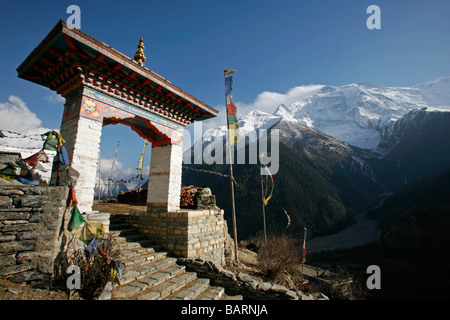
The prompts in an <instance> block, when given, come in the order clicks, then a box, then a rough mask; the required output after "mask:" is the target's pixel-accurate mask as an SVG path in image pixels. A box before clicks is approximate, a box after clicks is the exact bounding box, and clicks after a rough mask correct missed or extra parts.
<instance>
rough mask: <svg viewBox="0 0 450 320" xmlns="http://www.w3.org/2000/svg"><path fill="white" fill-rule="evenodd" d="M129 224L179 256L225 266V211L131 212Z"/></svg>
mask: <svg viewBox="0 0 450 320" xmlns="http://www.w3.org/2000/svg"><path fill="white" fill-rule="evenodd" d="M128 217H129V222H130V223H131V224H132V225H133V226H134V227H136V228H138V229H139V232H140V233H142V234H144V235H146V236H148V237H149V238H150V239H152V240H155V241H156V242H158V243H159V244H160V245H162V246H163V247H164V248H165V249H167V250H170V251H171V252H172V253H173V254H174V255H175V256H179V257H190V258H202V259H208V260H215V261H218V262H219V263H225V245H226V241H227V228H226V222H225V220H224V218H223V210H220V209H203V210H182V209H179V210H177V211H176V212H161V211H159V210H154V211H152V210H151V209H149V211H131V212H130V214H129V216H128Z"/></svg>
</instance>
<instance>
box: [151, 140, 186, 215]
mask: <svg viewBox="0 0 450 320" xmlns="http://www.w3.org/2000/svg"><path fill="white" fill-rule="evenodd" d="M182 161H183V146H182V144H168V145H164V146H157V147H153V148H152V155H151V162H150V176H149V181H148V195H147V208H148V210H149V211H165V212H174V211H176V210H177V209H179V208H180V193H181V171H182Z"/></svg>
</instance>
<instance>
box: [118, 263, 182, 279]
mask: <svg viewBox="0 0 450 320" xmlns="http://www.w3.org/2000/svg"><path fill="white" fill-rule="evenodd" d="M175 265H177V264H176V259H175V258H168V257H164V258H162V259H159V260H157V261H151V260H150V261H146V262H144V263H142V264H139V265H136V266H133V267H131V268H127V267H126V265H125V272H124V274H123V276H122V279H120V282H121V284H122V285H125V284H128V283H130V282H132V281H135V280H139V279H141V278H144V277H146V276H147V275H150V274H154V273H157V272H160V271H162V270H163V269H165V268H168V267H171V266H175ZM181 267H182V266H180V269H183V270H184V268H181Z"/></svg>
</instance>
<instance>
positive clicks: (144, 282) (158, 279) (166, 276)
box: [113, 266, 186, 300]
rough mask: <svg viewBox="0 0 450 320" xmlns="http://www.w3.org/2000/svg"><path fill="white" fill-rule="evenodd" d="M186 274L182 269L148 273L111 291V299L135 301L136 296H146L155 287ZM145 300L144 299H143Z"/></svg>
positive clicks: (171, 268) (167, 269)
mask: <svg viewBox="0 0 450 320" xmlns="http://www.w3.org/2000/svg"><path fill="white" fill-rule="evenodd" d="M184 273H186V271H185V269H184V268H177V267H171V266H169V267H166V268H165V269H162V270H158V271H157V272H154V273H149V274H146V275H144V276H143V277H137V279H135V280H133V281H130V282H129V283H127V284H122V285H121V286H120V287H117V288H115V290H114V291H113V299H120V300H130V299H136V297H135V296H136V295H138V294H139V295H140V294H147V293H149V292H151V291H152V290H153V289H154V288H155V287H157V286H160V285H162V284H163V283H164V282H167V281H169V280H170V279H172V278H174V277H176V276H178V275H181V274H184ZM144 300H145V299H144Z"/></svg>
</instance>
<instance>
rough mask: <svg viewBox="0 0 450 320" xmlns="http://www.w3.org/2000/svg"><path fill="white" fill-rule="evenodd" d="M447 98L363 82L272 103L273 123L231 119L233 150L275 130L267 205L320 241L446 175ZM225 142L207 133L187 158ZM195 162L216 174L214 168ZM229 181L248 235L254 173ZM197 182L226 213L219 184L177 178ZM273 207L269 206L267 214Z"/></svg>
mask: <svg viewBox="0 0 450 320" xmlns="http://www.w3.org/2000/svg"><path fill="white" fill-rule="evenodd" d="M446 88H448V89H446ZM448 92H450V81H449V79H443V80H439V81H435V82H430V83H427V84H423V85H417V86H414V87H402V88H394V87H383V86H379V85H374V84H369V83H357V84H349V85H346V86H341V87H331V86H322V87H321V88H319V89H318V90H316V91H315V92H313V93H312V94H311V96H310V97H307V98H305V99H302V100H301V101H296V102H293V103H291V104H289V105H287V104H280V105H279V106H278V108H277V109H276V111H275V112H274V113H273V114H268V113H265V112H261V111H256V110H253V111H251V112H249V113H247V114H246V115H245V116H243V117H242V118H241V119H240V120H239V126H240V137H241V138H240V142H241V143H242V141H244V142H246V141H247V143H248V140H250V141H252V140H253V139H255V137H256V136H257V135H255V131H257V130H258V129H268V130H273V129H277V130H278V133H279V141H280V145H279V148H280V159H279V161H280V163H279V170H278V173H277V175H276V177H274V178H275V179H276V184H277V186H278V187H276V188H275V191H274V192H275V193H276V194H275V195H274V197H275V198H277V199H278V200H277V201H278V203H281V205H282V206H283V207H284V208H285V209H286V210H287V211H288V212H289V213H290V214H292V215H293V219H292V220H293V221H297V223H298V226H297V227H298V228H299V230H300V231H301V224H302V223H304V224H307V225H309V226H313V225H314V224H315V223H317V226H316V227H315V228H316V231H317V232H319V230H320V232H325V231H326V230H325V229H326V228H327V227H324V225H327V223H328V222H329V221H334V222H330V225H333V224H335V223H338V221H340V222H342V221H344V220H345V219H346V214H347V213H357V212H361V210H367V209H368V208H370V207H371V206H373V205H375V204H377V203H378V202H379V201H380V199H381V198H380V197H386V196H387V195H389V194H391V193H392V192H394V191H395V190H397V189H398V188H400V187H402V186H404V185H405V184H407V183H412V182H419V181H422V180H423V179H425V178H427V177H431V176H434V175H439V174H442V173H444V172H447V171H448V170H450V165H449V163H450V112H449V111H450V107H449V106H450V100H448V99H447V96H448ZM226 133H227V128H226V126H221V127H217V128H215V129H212V130H209V131H208V132H206V133H205V135H204V138H203V141H198V142H197V143H196V144H195V145H194V146H193V147H192V148H191V149H190V150H187V151H186V153H187V154H188V155H192V153H193V154H194V155H198V153H196V152H195V150H194V148H197V151H198V150H201V151H208V150H207V149H206V148H210V147H211V146H217V145H218V144H223V143H224V137H225V135H226ZM247 137H248V138H250V139H248V138H247ZM244 144H245V143H244ZM244 144H241V146H239V144H238V146H237V147H238V148H240V147H242V146H243V145H244ZM214 148H215V147H214ZM215 149H216V148H215ZM216 150H217V149H216ZM249 150H250V146H249ZM206 153H207V152H206ZM197 163H199V164H200V163H203V166H202V167H201V168H202V169H205V170H213V171H219V172H222V168H221V167H220V166H211V167H210V166H207V163H205V162H201V161H200V162H197ZM225 170H226V169H225ZM233 172H234V176H235V178H236V181H239V184H240V185H241V187H240V188H238V189H236V190H237V191H236V192H237V193H236V207H239V208H240V210H241V211H240V214H241V215H243V216H245V218H244V217H242V218H241V219H243V220H245V219H247V220H245V222H243V223H244V225H245V226H244V227H243V228H241V230H244V231H242V232H248V233H249V234H250V233H251V232H253V231H252V230H253V229H254V230H255V232H256V231H257V230H260V229H258V228H259V227H257V226H256V227H255V226H254V225H255V222H254V221H255V219H256V218H255V217H258V216H259V215H260V206H259V203H260V198H258V197H259V196H258V192H255V190H256V189H255V186H259V183H260V181H259V180H258V179H259V176H258V175H259V171H258V166H252V165H244V166H236V167H235V168H234V169H233ZM205 179H207V184H208V186H210V187H211V189H212V190H213V192H214V194H216V195H217V199H218V205H219V207H223V208H224V209H226V210H225V212H229V210H231V209H230V206H229V203H228V202H229V201H228V199H229V196H228V195H226V194H225V193H224V191H223V189H224V188H223V180H220V179H223V178H221V177H216V176H215V175H210V176H206V175H205V174H204V173H198V174H197V173H196V172H195V171H190V170H185V171H184V172H183V183H185V184H187V185H189V184H194V185H203V184H204V183H205ZM242 185H243V186H242ZM322 196H323V198H322ZM327 199H328V200H329V199H332V200H330V201H331V202H328V200H327ZM318 204H324V207H322V206H321V205H318ZM278 207H279V205H278V204H276V203H275V202H272V207H271V210H272V212H273V213H275V212H277V211H279V210H280V209H279V208H278ZM343 208H345V209H343ZM227 210H228V211H227ZM343 212H346V213H345V214H344V213H343ZM274 217H277V218H274V219H278V218H279V219H280V221H281V220H282V218H283V217H282V216H281V218H280V216H277V215H276V214H275V216H274ZM329 217H331V219H332V220H328V219H329ZM327 221H328V222H327ZM281 222H282V221H281ZM340 222H339V223H340ZM294 224H295V222H294ZM319 225H320V226H319ZM252 228H253V229H252ZM294 228H295V227H294Z"/></svg>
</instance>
